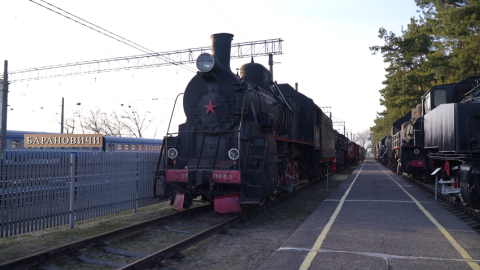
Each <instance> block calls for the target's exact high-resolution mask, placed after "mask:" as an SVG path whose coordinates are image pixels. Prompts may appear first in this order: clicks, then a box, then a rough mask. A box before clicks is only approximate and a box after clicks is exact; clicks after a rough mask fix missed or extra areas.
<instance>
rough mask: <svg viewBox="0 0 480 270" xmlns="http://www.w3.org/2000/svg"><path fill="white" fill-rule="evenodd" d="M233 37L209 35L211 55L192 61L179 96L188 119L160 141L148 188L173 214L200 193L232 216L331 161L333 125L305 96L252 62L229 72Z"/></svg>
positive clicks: (323, 168)
mask: <svg viewBox="0 0 480 270" xmlns="http://www.w3.org/2000/svg"><path fill="white" fill-rule="evenodd" d="M232 38H233V35H232V34H227V33H221V34H214V35H212V36H211V41H212V54H209V53H202V54H201V55H200V56H199V57H198V58H197V61H196V65H197V68H198V70H199V71H198V72H197V74H196V75H195V76H194V77H193V78H192V79H191V81H190V82H189V83H188V85H187V87H186V89H185V92H184V96H183V108H184V112H185V115H186V117H187V121H186V122H185V123H183V124H181V125H179V128H178V133H175V134H167V136H166V137H165V138H164V145H163V148H162V151H163V152H162V154H161V156H160V159H159V163H158V166H157V173H156V181H155V187H154V190H157V185H162V188H163V195H162V196H163V197H166V198H171V203H172V204H173V206H174V208H175V209H178V210H180V209H182V208H183V207H185V208H188V207H189V206H190V205H191V204H192V199H193V198H196V197H199V196H201V199H202V200H203V201H207V202H211V203H214V207H215V210H216V211H217V212H221V213H226V212H239V211H241V210H242V209H245V208H249V207H251V206H254V205H256V204H262V203H263V202H264V201H265V200H266V199H268V198H270V199H274V198H275V196H276V195H277V194H283V193H285V192H291V191H293V189H294V187H295V186H297V185H298V184H299V181H300V178H301V177H302V176H303V177H308V178H309V179H313V178H315V177H317V176H320V175H322V174H325V173H326V171H327V164H329V165H330V166H331V165H332V164H333V160H334V158H335V149H334V145H335V141H334V130H333V127H332V121H331V120H330V118H328V117H327V116H326V115H325V114H324V113H323V112H322V110H321V109H320V108H319V107H318V106H317V105H315V103H314V102H313V101H312V99H310V98H308V97H306V96H305V95H303V94H301V93H299V92H298V91H296V90H295V89H294V88H292V87H291V86H290V85H288V84H277V83H276V82H275V81H274V80H273V77H272V73H271V72H270V71H269V70H268V69H266V68H265V67H264V66H263V65H261V64H258V63H254V61H253V58H252V61H251V62H250V63H247V64H244V65H243V66H242V67H241V68H240V74H234V73H232V71H231V69H230V50H231V42H232ZM159 196H160V195H159Z"/></svg>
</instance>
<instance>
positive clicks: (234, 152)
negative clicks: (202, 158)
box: [228, 148, 240, 160]
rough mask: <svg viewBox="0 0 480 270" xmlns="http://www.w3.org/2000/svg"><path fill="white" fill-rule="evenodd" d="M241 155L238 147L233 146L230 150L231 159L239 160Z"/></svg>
mask: <svg viewBox="0 0 480 270" xmlns="http://www.w3.org/2000/svg"><path fill="white" fill-rule="evenodd" d="M239 156H240V152H239V151H238V149H237V148H232V149H230V150H228V157H229V158H230V159H231V160H237V159H238V157H239Z"/></svg>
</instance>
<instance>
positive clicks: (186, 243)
mask: <svg viewBox="0 0 480 270" xmlns="http://www.w3.org/2000/svg"><path fill="white" fill-rule="evenodd" d="M352 165H356V164H352ZM348 167H349V166H347V167H344V168H342V169H340V170H337V171H335V172H331V173H329V176H330V175H334V174H336V173H338V172H341V171H343V170H345V169H346V168H348ZM325 178H326V176H324V177H321V178H319V179H318V180H316V181H313V182H307V183H306V184H305V185H302V186H297V188H296V189H295V190H294V192H292V193H288V194H285V195H284V196H283V197H282V196H277V197H276V199H275V200H274V201H270V202H269V203H266V204H264V205H262V206H257V207H254V208H252V209H251V210H248V211H245V212H242V213H241V214H239V215H237V216H236V217H233V218H231V219H229V220H227V221H224V222H222V223H220V224H218V225H216V226H214V227H212V228H210V229H207V230H205V231H203V232H201V233H198V234H196V235H194V236H192V237H190V238H187V239H185V240H183V241H181V242H179V243H177V244H174V245H172V246H170V247H167V248H165V249H162V250H160V251H158V252H156V253H154V254H151V255H149V256H147V257H144V258H142V259H140V260H137V261H135V262H133V263H131V264H129V265H126V266H124V267H122V268H120V269H145V268H148V267H151V266H153V265H155V264H157V263H160V262H161V261H162V260H164V259H166V258H169V257H172V256H175V255H177V254H179V253H180V252H181V251H183V250H185V249H187V248H189V247H191V246H193V245H195V244H197V243H199V242H201V241H203V240H205V239H207V238H209V237H211V236H213V235H215V234H217V233H219V232H221V231H223V230H225V229H227V228H229V227H231V226H233V225H234V224H236V223H238V222H240V221H242V220H245V219H247V218H248V217H250V216H251V215H254V214H256V213H258V212H261V211H263V210H266V209H268V208H270V207H272V206H274V205H277V204H279V203H282V202H284V201H285V200H287V199H288V198H290V197H292V196H296V195H297V194H299V193H300V192H302V191H304V190H307V189H308V188H309V187H310V186H312V185H314V184H317V183H319V182H320V181H322V180H324V179H325ZM212 208H213V207H212V205H211V204H209V205H205V206H201V207H197V208H192V209H188V210H184V211H180V212H177V213H174V214H170V215H166V216H162V217H158V218H154V219H151V220H147V221H145V222H142V223H139V224H135V225H131V226H127V227H124V228H120V229H117V230H114V231H111V232H106V233H103V234H100V235H97V236H93V237H90V238H87V239H83V240H79V241H77V242H74V243H71V244H67V245H64V246H61V247H58V248H54V249H51V250H48V251H45V252H40V253H36V254H33V255H30V256H26V257H22V258H19V259H16V260H12V261H9V262H6V263H3V264H0V270H3V269H9V270H11V269H13V270H16V269H25V268H29V267H35V266H42V265H45V264H46V263H47V262H51V261H54V260H56V259H58V258H60V257H62V256H65V255H73V254H75V253H77V252H78V251H80V250H82V249H85V248H88V247H92V246H96V245H104V244H105V242H107V241H111V240H113V239H118V238H120V237H123V236H126V235H129V234H132V233H135V232H138V231H141V230H145V229H148V228H150V227H153V226H156V225H159V224H162V223H166V222H170V221H172V220H176V219H179V218H183V217H185V216H188V215H191V214H194V213H196V212H198V211H203V210H209V209H212Z"/></svg>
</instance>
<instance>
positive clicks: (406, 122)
mask: <svg viewBox="0 0 480 270" xmlns="http://www.w3.org/2000/svg"><path fill="white" fill-rule="evenodd" d="M479 80H480V77H470V78H467V79H465V80H464V81H461V82H459V83H451V84H444V85H438V86H434V87H432V88H431V89H430V90H429V91H428V92H427V93H426V94H425V95H424V96H423V97H422V104H419V105H417V107H416V108H414V109H413V110H412V111H411V112H409V113H407V115H405V116H404V117H402V118H400V119H399V120H397V121H396V122H395V123H394V124H393V125H392V130H391V132H390V134H389V135H387V136H385V137H384V138H383V139H382V140H381V141H380V142H379V143H378V145H377V146H376V157H377V159H378V160H379V161H380V162H381V163H384V164H386V165H388V166H390V167H393V168H396V169H397V171H398V172H403V173H407V174H413V175H421V174H422V173H423V174H424V175H425V179H428V178H429V177H430V173H431V172H432V171H433V170H436V169H439V170H440V171H439V172H438V173H439V178H440V180H439V183H440V184H442V193H443V194H445V195H453V196H456V197H458V198H459V199H460V200H461V201H462V202H463V203H464V204H467V203H468V204H469V205H471V206H472V207H473V208H475V209H477V210H478V209H480V185H479V183H480V84H479Z"/></svg>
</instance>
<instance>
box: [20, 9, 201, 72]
mask: <svg viewBox="0 0 480 270" xmlns="http://www.w3.org/2000/svg"><path fill="white" fill-rule="evenodd" d="M29 1H30V2H32V3H34V4H37V5H39V6H41V7H43V8H45V9H48V10H50V11H52V12H54V13H56V14H58V15H60V16H63V17H65V18H67V19H69V20H72V21H74V22H76V23H78V24H80V25H83V26H85V27H87V28H89V29H91V30H93V31H95V32H98V33H100V34H102V35H105V36H107V37H109V38H112V39H114V40H116V41H118V42H121V43H123V44H125V45H127V46H130V47H132V48H134V49H137V50H140V51H142V52H144V53H155V51H153V50H150V49H148V48H145V47H144V46H141V45H139V44H137V43H135V42H133V41H131V40H129V39H126V38H123V37H121V36H119V35H117V34H115V33H112V32H110V31H108V30H106V29H104V28H102V27H100V26H98V25H96V24H93V23H91V22H89V21H87V20H84V19H82V18H80V17H78V16H75V15H74V14H72V13H69V12H67V11H65V10H63V9H61V8H59V7H57V6H54V5H52V4H50V3H48V2H46V1H44V0H40V1H42V2H44V3H45V4H47V5H50V6H52V7H54V8H56V9H58V10H60V11H62V12H64V13H66V14H68V15H70V16H72V17H74V18H77V19H78V20H75V19H73V18H71V17H69V16H67V15H65V14H62V13H60V12H58V11H56V10H53V9H51V8H49V7H47V6H44V5H42V4H40V3H37V2H35V1H33V0H29ZM79 20H81V21H83V22H85V23H87V24H90V25H92V26H94V27H96V28H98V29H101V30H102V31H105V32H106V33H105V32H102V31H100V30H98V29H95V28H94V27H92V26H90V25H86V24H85V23H82V22H80V21H79ZM157 57H158V58H159V59H161V60H163V61H166V62H170V63H172V64H173V65H176V66H179V67H181V68H183V69H186V70H188V71H192V72H196V71H195V70H194V69H192V68H190V67H187V66H184V65H178V64H175V63H173V62H172V61H170V60H169V59H168V58H166V57H161V56H157Z"/></svg>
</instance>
